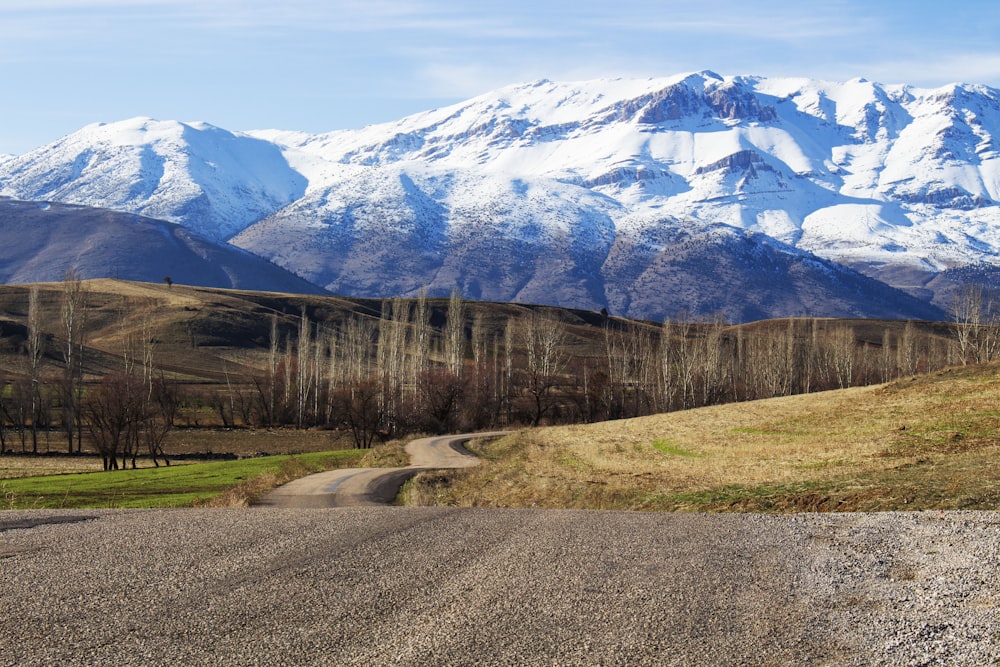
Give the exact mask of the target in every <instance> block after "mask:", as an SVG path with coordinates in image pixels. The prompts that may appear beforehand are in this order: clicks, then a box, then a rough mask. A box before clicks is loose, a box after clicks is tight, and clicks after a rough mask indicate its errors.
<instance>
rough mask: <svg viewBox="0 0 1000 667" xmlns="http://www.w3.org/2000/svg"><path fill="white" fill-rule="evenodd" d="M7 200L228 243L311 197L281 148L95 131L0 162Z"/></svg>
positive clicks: (143, 130)
mask: <svg viewBox="0 0 1000 667" xmlns="http://www.w3.org/2000/svg"><path fill="white" fill-rule="evenodd" d="M0 173H2V176H0V182H2V184H3V185H2V191H0V194H2V195H5V196H7V197H11V198H15V199H21V200H40V201H61V202H66V203H71V204H80V205H83V206H93V207H98V208H109V209H114V210H118V211H126V212H129V213H136V214H139V215H144V216H147V217H151V218H159V219H162V220H169V221H171V222H176V223H180V224H183V225H184V226H186V227H190V228H191V229H193V230H194V231H196V232H198V233H199V234H202V235H204V236H207V237H209V238H212V239H216V240H221V239H225V238H228V237H229V236H231V235H232V234H233V233H235V232H237V231H240V230H241V229H243V228H244V227H246V226H247V225H249V224H252V223H254V222H256V221H257V220H259V219H261V218H262V217H264V216H266V215H268V214H270V213H273V212H274V211H277V210H278V209H280V208H281V207H282V206H285V205H286V204H288V203H290V202H292V201H294V200H296V199H297V198H298V197H300V196H302V194H303V193H304V192H305V187H306V180H305V178H303V177H302V176H301V175H300V174H298V173H296V172H295V171H294V170H292V169H291V168H290V167H289V166H288V162H287V161H286V160H285V158H284V157H283V156H282V154H281V151H280V150H279V149H278V148H277V147H275V146H274V145H272V144H270V143H268V142H266V141H261V140H259V139H254V138H252V137H249V136H247V135H244V134H239V133H232V132H228V131H226V130H222V129H220V128H217V127H213V126H212V125H209V124H207V123H179V122H176V121H155V120H152V119H149V118H133V119H131V120H127V121H123V122H118V123H110V124H104V123H97V124H94V125H88V126H87V127H85V128H83V129H82V130H79V131H78V132H75V133H73V134H71V135H69V136H67V137H64V138H62V139H60V140H59V141H56V142H55V143H52V144H49V145H48V146H43V147H41V148H39V149H37V150H34V151H31V152H30V153H27V154H25V155H22V156H19V157H16V158H13V159H9V160H7V161H0Z"/></svg>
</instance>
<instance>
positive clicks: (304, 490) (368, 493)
mask: <svg viewBox="0 0 1000 667" xmlns="http://www.w3.org/2000/svg"><path fill="white" fill-rule="evenodd" d="M506 433H507V432H506V431H493V432H489V433H465V434H461V435H446V436H438V437H432V438H420V439H419V440H413V441H412V442H410V443H409V444H407V445H406V453H407V455H408V456H409V457H410V465H408V466H406V467H403V468H344V469H341V470H328V471H327V472H321V473H316V474H315V475H309V476H308V477H303V478H301V479H297V480H294V481H292V482H289V483H287V484H284V485H283V486H280V487H278V488H277V489H275V490H274V491H272V492H270V493H269V494H267V495H266V496H264V497H263V498H261V499H260V500H259V501H258V502H257V506H259V507H298V508H309V507H317V508H318V507H363V506H370V505H389V504H392V501H393V499H394V498H395V497H396V494H398V493H399V489H400V487H401V486H402V485H403V484H404V483H405V482H406V480H408V479H410V478H411V477H413V476H414V475H416V474H417V473H419V472H423V471H425V470H442V469H451V468H469V467H471V466H474V465H478V463H479V459H477V458H476V457H475V456H473V455H472V454H470V453H469V452H468V450H466V449H465V447H464V446H463V445H464V444H465V443H466V442H468V441H469V440H473V439H477V438H497V437H500V436H502V435H506Z"/></svg>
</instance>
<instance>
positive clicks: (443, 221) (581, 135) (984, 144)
mask: <svg viewBox="0 0 1000 667" xmlns="http://www.w3.org/2000/svg"><path fill="white" fill-rule="evenodd" d="M998 134H1000V92H998V91H997V90H995V89H992V88H989V87H986V86H981V85H974V84H951V85H948V86H944V87H941V88H937V89H933V90H931V89H919V88H914V87H910V86H905V85H895V86H883V85H880V84H877V83H873V82H870V81H866V80H864V79H854V80H852V81H848V82H844V83H832V82H821V81H814V80H809V79H766V78H761V77H749V76H736V77H730V76H727V77H723V76H720V75H718V74H715V73H713V72H708V71H705V72H697V73H690V74H681V75H676V76H672V77H664V78H657V79H644V80H629V79H618V80H598V81H584V82H570V83H559V82H552V81H547V80H542V81H536V82H533V83H529V84H522V85H515V86H509V87H506V88H502V89H499V90H497V91H493V92H491V93H487V94H485V95H481V96H479V97H476V98H473V99H471V100H469V101H467V102H463V103H461V104H456V105H453V106H449V107H445V108H442V109H436V110H432V111H427V112H424V113H420V114H416V115H413V116H409V117H407V118H404V119H401V120H399V121H395V122H391V123H383V124H380V125H372V126H369V127H365V128H362V129H360V130H341V131H335V132H330V133H326V134H320V135H310V134H306V133H301V132H288V131H278V130H259V131H249V132H229V131H226V130H222V129H220V128H216V127H213V126H211V125H208V124H204V123H190V124H184V123H177V122H174V121H153V120H151V119H132V120H129V121H122V122H120V123H111V124H107V125H91V126H88V127H86V128H83V129H82V130H80V131H79V132H77V133H74V134H72V135H69V136H68V137H65V138H63V139H61V140H59V141H57V142H55V143H53V144H50V145H49V146H45V147H42V148H39V149H37V150H35V151H32V152H30V153H27V154H25V155H22V156H17V157H14V158H11V159H7V160H5V161H0V195H6V196H10V197H16V198H19V199H36V200H37V199H51V200H57V201H65V202H69V203H78V204H86V205H90V206H100V207H105V208H112V209H117V210H124V211H129V212H135V213H141V214H143V215H148V216H153V217H159V218H163V219H166V220H170V221H174V222H178V223H180V224H183V225H185V226H188V227H191V228H192V229H194V230H196V231H198V232H199V233H202V234H205V235H207V236H210V237H213V238H215V239H218V240H228V241H229V242H230V243H232V244H234V245H237V246H239V247H242V248H245V249H247V250H250V251H252V252H254V253H256V254H259V255H262V256H264V257H266V258H268V259H270V260H272V261H274V262H275V263H277V264H279V265H281V266H284V267H285V268H287V269H289V270H291V271H293V272H295V273H297V274H299V275H300V276H302V277H304V278H306V279H308V280H310V281H312V282H314V283H316V284H319V285H322V286H324V287H326V288H328V289H331V290H333V291H335V292H345V293H352V294H356V295H366V294H369V295H374V294H375V293H380V294H412V293H414V292H415V291H416V290H417V289H419V288H420V287H422V286H430V287H431V289H432V290H438V291H447V290H448V289H450V288H451V287H454V286H456V285H457V286H459V287H460V288H461V289H462V290H463V291H464V292H465V293H467V294H468V295H470V296H479V297H480V298H495V299H498V300H533V299H539V298H543V297H544V298H543V299H542V300H543V301H546V302H549V301H552V300H553V299H559V300H560V301H562V302H563V303H562V305H574V306H581V307H595V306H603V305H608V306H610V307H612V308H613V309H614V310H616V311H617V312H622V313H623V314H626V313H627V314H633V315H638V316H656V317H658V316H662V315H664V314H669V312H670V310H671V309H672V308H673V309H676V308H680V307H684V308H692V309H694V310H698V309H702V308H704V307H705V306H704V305H703V304H701V302H698V303H687V302H684V303H668V302H667V301H668V300H664V299H662V298H659V297H657V298H647V297H645V296H643V295H646V294H649V293H652V292H655V291H656V290H657V289H661V288H660V287H657V284H656V281H655V280H652V278H651V277H650V276H648V275H647V277H646V279H645V282H644V283H643V284H642V285H641V286H640V285H639V284H638V283H636V282H628V280H632V281H635V280H639V276H637V275H632V274H634V273H635V270H634V269H636V268H637V267H643V266H645V267H646V268H647V269H649V268H650V267H652V266H653V265H654V264H656V265H657V266H660V265H663V263H664V262H665V261H667V260H668V259H669V256H670V254H671V253H674V252H675V251H676V249H677V248H676V243H677V242H678V239H679V238H681V237H684V238H686V239H687V241H686V242H688V243H691V242H692V241H691V239H699V241H698V242H699V243H702V244H704V248H706V249H707V248H709V247H712V248H716V250H717V247H716V245H715V244H717V243H719V242H721V241H720V239H721V238H722V237H725V238H726V239H727V240H726V242H725V243H726V244H729V243H730V241H733V242H734V243H735V242H736V241H738V239H739V238H741V237H742V238H747V239H752V240H753V242H754V243H763V244H764V245H768V244H769V242H768V239H774V240H775V241H776V243H774V244H770V245H769V246H768V247H769V248H770V249H771V250H772V251H774V252H780V253H785V254H788V253H792V254H793V255H794V254H796V253H799V254H800V255H801V257H803V258H806V259H807V258H808V257H809V256H811V255H816V256H818V257H820V258H824V259H826V260H830V261H832V262H835V263H839V264H842V265H844V266H847V267H853V268H856V269H858V270H860V271H862V272H863V273H865V274H867V275H868V276H871V277H875V278H879V279H883V280H886V281H887V282H889V283H890V284H893V285H895V286H897V287H901V288H905V289H907V290H909V291H910V292H911V293H914V294H920V295H921V296H923V297H924V298H928V299H929V298H932V297H933V296H934V294H935V292H934V289H933V287H932V286H931V283H932V281H933V280H934V278H935V277H936V276H937V275H938V274H939V273H940V272H941V271H944V270H947V269H954V268H958V267H967V266H979V265H987V266H996V265H1000V234H998V231H1000V229H998V228H1000V205H998V203H997V202H1000V159H998V157H1000V153H998V149H997V143H996V138H995V137H996V136H997V135H998ZM727 247H728V246H727ZM732 247H735V246H732ZM700 261H703V262H711V261H712V259H711V257H709V256H703V257H701V260H700ZM802 261H805V260H804V259H803V260H802ZM501 264H502V265H501ZM625 265H631V266H632V269H630V270H629V271H626V272H625V273H628V274H629V276H630V277H629V278H628V279H627V280H626V283H622V282H621V280H623V277H622V270H619V269H620V268H621V267H622V266H625ZM815 266H818V265H815ZM831 266H832V265H831ZM616 267H619V268H616ZM661 268H662V267H661ZM824 270H826V269H824ZM654 273H655V272H654ZM661 273H662V272H661ZM641 274H642V271H639V275H640V276H641ZM657 275H658V276H659V278H658V280H660V281H661V282H662V280H663V276H662V275H660V274H657ZM637 290H638V291H637ZM927 290H930V292H927ZM942 295H943V292H942V293H941V294H938V297H939V298H938V302H939V303H940V302H941V301H942V299H943V296H942ZM691 298H696V297H695V296H692V297H691ZM704 300H705V299H702V301H704ZM654 301H655V302H656V303H659V304H660V305H657V306H653V305H647V306H637V305H635V304H638V303H647V304H652V302H654ZM815 305H816V304H812V306H810V305H809V304H799V305H798V306H795V307H798V308H802V309H807V308H809V307H814V306H815ZM776 314H781V313H776ZM785 314H795V313H785Z"/></svg>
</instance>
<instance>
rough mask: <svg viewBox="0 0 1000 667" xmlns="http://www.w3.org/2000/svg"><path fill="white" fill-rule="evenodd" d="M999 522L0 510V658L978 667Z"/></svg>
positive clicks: (984, 515)
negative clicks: (0, 591) (927, 666)
mask: <svg viewBox="0 0 1000 667" xmlns="http://www.w3.org/2000/svg"><path fill="white" fill-rule="evenodd" d="M998 547H1000V514H998V513H994V512H968V513H963V512H949V513H941V512H921V513H884V514H839V515H829V514H824V515H817V514H811V515H792V516H767V515H753V514H726V515H700V514H640V513H623V512H582V511H561V510H475V509H471V510H470V509H451V508H394V507H352V508H333V509H268V508H251V509H214V510H212V509H188V510H106V511H64V512H49V511H31V512H26V511H7V512H0V572H2V581H3V593H2V600H0V647H2V648H0V664H3V665H40V664H52V665H150V664H176V665H381V664H401V665H472V664H482V665H789V664H794V665H801V664H807V665H808V664H816V665H933V664H940V665H991V664H997V662H998V661H1000V624H998V616H997V613H998V609H997V604H998V601H1000V574H998V573H1000V562H998V561H1000V548H998Z"/></svg>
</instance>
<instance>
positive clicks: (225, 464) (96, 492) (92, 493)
mask: <svg viewBox="0 0 1000 667" xmlns="http://www.w3.org/2000/svg"><path fill="white" fill-rule="evenodd" d="M364 453H365V452H364V451H363V450H343V451H333V452H318V453H309V454H296V455H283V456H263V457H259V458H248V459H240V460H237V461H213V462H209V463H193V464H188V465H173V466H164V467H160V468H144V469H139V470H114V471H108V472H90V473H75V474H69V475H48V476H43V477H24V478H18V479H7V480H2V481H0V503H2V508H3V509H31V508H39V509H40V508H68V509H73V508H152V507H189V506H192V505H198V504H204V503H206V502H208V501H210V500H212V499H213V498H215V497H216V496H219V495H220V494H222V493H224V492H226V491H229V490H231V489H233V488H234V487H237V486H240V485H245V484H247V483H248V482H251V481H252V480H254V479H256V478H260V477H262V476H264V475H273V476H275V478H276V479H277V478H292V477H297V476H303V475H307V474H310V473H313V472H321V471H323V470H330V469H333V468H344V467H351V466H352V465H357V464H358V462H360V460H361V458H362V457H363V456H364Z"/></svg>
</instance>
